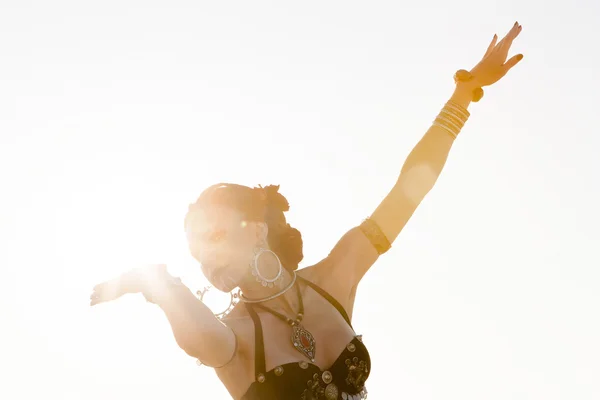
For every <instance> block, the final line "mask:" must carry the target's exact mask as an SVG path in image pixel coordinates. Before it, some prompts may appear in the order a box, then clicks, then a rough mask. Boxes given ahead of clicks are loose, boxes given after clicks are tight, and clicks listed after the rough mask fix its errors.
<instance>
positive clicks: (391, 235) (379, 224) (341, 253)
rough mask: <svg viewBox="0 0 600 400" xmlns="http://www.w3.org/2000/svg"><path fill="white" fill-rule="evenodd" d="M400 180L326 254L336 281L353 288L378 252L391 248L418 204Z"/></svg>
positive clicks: (376, 257) (377, 256)
mask: <svg viewBox="0 0 600 400" xmlns="http://www.w3.org/2000/svg"><path fill="white" fill-rule="evenodd" d="M413 200H414V197H413V196H411V194H410V193H407V192H406V191H405V190H403V189H402V184H401V182H399V184H397V185H396V186H394V188H393V189H392V190H391V191H390V193H389V194H388V195H387V196H386V197H385V198H384V199H383V201H382V202H381V203H380V204H379V206H378V207H377V209H376V210H375V212H373V214H372V215H371V216H370V217H369V218H367V219H365V220H364V221H363V222H362V223H361V224H360V225H359V226H356V227H354V228H352V229H350V230H349V231H347V232H346V233H345V234H344V236H342V238H341V239H340V240H339V241H338V242H337V244H336V245H335V247H334V248H333V250H332V251H331V253H330V254H329V257H328V258H329V259H330V262H329V263H328V264H329V265H330V266H331V268H332V271H331V273H333V275H334V278H335V279H336V280H337V281H338V282H347V285H345V286H347V287H348V288H350V289H355V288H356V286H357V285H358V283H359V282H360V280H361V279H362V278H363V276H364V275H365V274H366V272H367V271H368V270H369V268H370V267H371V266H372V265H373V264H374V263H375V261H377V259H378V258H379V256H380V255H382V254H384V253H385V252H386V251H388V250H389V249H390V248H391V245H392V243H393V242H394V241H395V240H396V238H397V237H398V235H399V234H400V231H402V229H403V228H404V226H405V225H406V223H407V222H408V220H409V219H410V217H411V216H412V214H413V213H414V211H415V209H416V208H417V206H418V202H417V201H413Z"/></svg>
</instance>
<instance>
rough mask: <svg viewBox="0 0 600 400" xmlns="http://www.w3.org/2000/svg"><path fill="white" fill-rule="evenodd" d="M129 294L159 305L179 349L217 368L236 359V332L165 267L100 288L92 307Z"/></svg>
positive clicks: (134, 272)
mask: <svg viewBox="0 0 600 400" xmlns="http://www.w3.org/2000/svg"><path fill="white" fill-rule="evenodd" d="M126 293H143V294H144V296H145V297H146V300H148V301H149V302H152V303H155V304H157V305H158V306H159V307H160V308H161V309H162V310H163V312H164V313H165V315H166V317H167V319H168V320H169V323H170V324H171V329H172V330H173V335H174V336H175V340H176V341H177V344H178V345H179V347H181V349H182V350H184V351H185V352H186V353H187V354H189V355H190V356H192V357H194V358H197V359H198V360H200V361H201V362H202V363H203V364H205V365H207V366H212V367H216V368H218V367H221V366H224V365H225V364H227V363H228V362H229V361H230V360H231V359H232V358H233V356H234V355H235V352H236V349H237V346H236V344H237V342H236V337H235V334H234V333H233V331H232V330H231V329H230V328H229V327H227V326H226V325H225V324H223V323H222V322H221V321H220V320H219V319H217V318H216V317H215V315H214V314H213V312H212V311H211V310H210V309H209V308H208V307H206V306H205V305H204V303H202V302H201V301H199V300H198V299H197V298H196V296H194V294H193V293H192V292H191V291H190V290H189V289H188V288H187V287H186V286H185V285H183V284H182V283H181V281H180V280H179V279H177V278H173V277H172V276H170V275H169V274H168V272H167V270H166V267H165V266H164V265H155V266H148V267H144V268H138V269H135V270H132V271H129V272H127V273H125V274H123V275H121V276H120V277H119V278H116V279H113V280H110V281H107V282H104V283H101V284H99V285H97V286H96V287H94V291H93V293H92V296H91V303H90V305H92V306H93V305H96V304H99V303H102V302H106V301H110V300H114V299H116V298H118V297H120V296H122V295H124V294H126Z"/></svg>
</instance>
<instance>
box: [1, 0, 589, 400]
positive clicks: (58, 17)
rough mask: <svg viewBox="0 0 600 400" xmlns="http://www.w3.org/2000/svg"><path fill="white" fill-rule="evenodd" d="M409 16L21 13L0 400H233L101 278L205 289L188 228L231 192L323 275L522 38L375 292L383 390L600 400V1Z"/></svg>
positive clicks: (376, 358) (375, 343)
mask: <svg viewBox="0 0 600 400" xmlns="http://www.w3.org/2000/svg"><path fill="white" fill-rule="evenodd" d="M401 3H402V2H395V1H370V2H366V1H364V2H357V1H305V2H301V3H297V2H290V1H287V2H282V1H252V2H213V1H210V2H209V1H203V0H199V1H183V0H173V1H170V2H159V1H154V0H146V1H143V2H142V1H134V0H120V1H114V0H107V1H102V2H91V1H85V2H84V1H66V0H62V1H39V0H38V1H19V2H17V1H8V0H5V1H3V2H2V4H1V6H0V190H1V192H0V269H1V274H0V327H1V330H0V337H1V340H0V372H1V374H0V382H1V383H0V398H2V399H7V400H21V399H40V398H44V399H46V398H52V399H61V400H82V399H85V400H105V399H111V400H125V399H127V400H130V399H145V400H164V399H193V398H209V399H225V398H228V395H227V392H226V391H225V390H224V389H223V388H222V386H221V384H220V382H219V381H218V380H217V378H216V377H215V375H214V373H213V372H212V371H211V370H209V369H206V368H204V369H203V368H198V367H197V366H196V365H195V364H194V361H193V360H192V359H191V358H189V357H188V356H187V355H185V353H183V352H182V351H181V350H179V348H178V347H177V345H176V344H175V341H174V340H173V338H172V334H171V331H170V328H169V326H168V323H167V321H166V319H165V318H164V316H163V315H161V313H160V311H159V310H158V309H156V308H155V307H153V306H152V305H147V304H146V303H145V302H144V301H143V299H142V298H140V297H135V296H130V297H126V298H123V299H121V300H119V301H117V302H115V303H111V304H106V305H102V306H99V307H96V308H93V309H90V308H89V306H88V297H89V294H90V291H91V288H92V286H93V285H94V284H95V283H98V282H100V281H102V280H104V279H107V278H111V277H113V276H114V275H116V274H118V273H120V272H122V271H124V270H125V269H126V268H129V267H131V266H135V265H139V264H141V263H145V262H166V263H168V264H169V266H170V269H171V271H172V272H173V273H175V274H180V275H182V276H183V277H184V280H185V281H186V282H187V283H188V284H189V285H191V286H192V287H200V285H202V284H203V283H204V282H203V280H202V278H201V274H200V270H199V268H198V266H197V265H196V264H195V262H194V261H193V260H192V259H191V257H190V256H189V255H188V253H187V249H186V243H185V237H184V234H183V229H182V227H183V215H184V214H185V212H186V210H187V205H188V203H190V202H193V201H194V200H195V198H196V196H197V195H199V193H200V192H201V191H202V189H203V188H205V187H206V186H208V185H210V184H212V183H216V182H221V181H227V182H236V183H242V184H248V185H257V184H271V183H275V184H277V183H280V184H281V191H282V193H283V194H284V195H286V196H287V198H288V199H289V200H290V203H291V206H292V209H291V211H290V213H289V220H290V222H291V223H292V224H293V225H294V226H296V227H297V228H299V229H300V230H301V231H302V232H303V235H304V238H305V255H306V257H305V261H304V263H303V265H304V266H306V265H311V264H312V263H314V262H316V261H318V260H319V259H320V258H322V257H323V256H325V255H326V254H327V252H328V251H329V249H330V248H331V246H332V245H333V244H334V243H335V242H336V241H337V239H338V238H339V237H340V236H341V235H342V234H343V232H344V231H346V230H347V229H348V228H350V227H352V226H353V225H355V224H357V223H360V221H361V220H362V219H363V218H364V217H366V216H367V215H369V214H370V213H371V212H372V211H373V209H374V208H375V207H376V206H377V204H378V203H379V201H380V200H381V199H382V198H383V196H384V195H385V194H386V193H387V191H388V190H389V189H390V188H391V186H392V185H393V184H394V182H395V180H396V178H397V175H398V173H399V171H400V167H401V165H402V163H403V161H404V159H405V157H406V155H407V154H408V152H409V151H410V150H411V149H412V147H413V146H414V145H415V144H416V142H417V141H418V140H419V138H420V137H421V135H422V134H423V133H424V132H425V130H426V129H427V128H428V126H429V124H430V122H431V120H432V119H433V118H434V117H435V115H436V114H437V113H438V111H439V109H440V108H441V106H442V105H443V103H444V102H445V101H446V99H447V98H448V97H449V96H450V94H451V92H452V89H453V82H452V74H453V73H454V71H455V70H457V69H459V68H466V69H470V68H471V67H472V66H473V65H474V64H475V63H476V62H477V61H478V60H479V58H480V56H481V55H482V54H483V52H484V51H485V49H486V47H487V45H488V43H489V41H490V40H491V38H492V36H493V34H494V33H498V34H500V35H501V36H503V35H504V34H505V33H506V31H508V29H509V28H510V27H511V26H512V24H513V23H514V21H516V20H518V21H519V22H520V23H521V24H522V25H523V32H522V34H521V36H520V37H519V38H518V39H517V41H516V42H515V43H514V48H513V53H512V54H516V53H518V52H522V53H524V55H525V58H524V59H523V61H522V62H521V64H519V65H518V66H517V67H516V68H515V69H514V70H513V71H512V72H511V73H510V74H509V75H508V76H507V77H506V78H505V79H504V80H503V81H501V82H500V83H499V84H497V85H495V86H493V87H491V88H488V89H487V90H486V95H485V97H484V98H483V100H482V101H481V102H480V103H477V104H474V105H472V107H471V108H470V111H471V113H472V116H471V119H470V121H469V122H468V124H467V127H466V128H465V129H464V130H463V132H462V133H461V135H460V136H459V138H458V140H457V142H456V144H455V147H454V148H453V150H452V154H451V156H450V158H449V161H448V164H447V166H446V169H445V171H444V173H443V174H442V177H441V178H440V180H439V181H438V184H437V185H436V187H435V189H434V190H433V191H432V192H431V193H430V194H429V196H428V197H427V199H426V200H425V201H424V202H423V204H422V205H421V207H420V208H419V210H418V211H417V213H416V214H415V216H414V218H413V219H412V220H411V221H410V223H409V224H408V226H407V227H406V229H405V230H404V231H403V232H402V234H401V235H400V237H399V238H398V240H397V242H396V243H395V246H394V248H393V250H391V251H390V252H389V253H388V254H386V255H385V256H384V257H382V258H381V260H380V261H379V262H378V263H377V264H376V266H375V267H374V268H373V269H372V270H371V271H370V272H369V274H368V275H367V277H366V278H365V280H364V282H363V283H362V284H361V286H360V290H359V293H358V298H357V303H356V310H355V313H354V315H355V317H354V325H355V327H356V328H357V331H358V332H359V333H362V334H363V335H364V338H365V343H366V344H367V345H368V347H369V350H370V351H371V356H372V359H373V368H372V374H371V377H370V379H369V382H368V388H369V393H370V396H369V398H373V399H390V398H394V399H411V400H430V399H431V400H433V399H436V400H452V399H457V400H458V399H460V400H466V399H473V400H475V399H477V400H479V399H490V400H491V399H503V400H504V399H518V400H522V399H546V400H554V399H578V400H585V399H598V398H600V383H599V379H598V377H599V376H600V344H599V343H600V341H599V340H598V338H599V337H600V319H599V317H598V308H599V307H598V306H599V305H600V295H599V294H598V290H597V289H598V287H599V284H600V272H599V271H598V267H599V266H600V262H599V257H598V255H597V250H596V249H597V247H596V248H594V247H595V246H597V245H598V242H599V239H600V234H599V233H598V224H599V223H600V212H599V211H598V204H600V192H599V191H598V185H599V181H600V180H599V178H598V173H599V172H600V161H599V159H598V146H599V145H600V141H599V140H598V134H599V133H598V123H599V119H598V115H599V112H598V107H599V106H600V96H599V95H598V93H599V91H600V78H598V71H599V70H600V61H599V58H598V51H597V42H598V39H599V38H600V30H599V29H598V20H599V17H600V7H599V6H598V3H597V2H592V1H591V0H587V1H583V0H580V1H571V2H570V3H565V2H558V1H550V2H548V1H541V0H540V1H538V0H536V1H531V0H529V1H527V2H521V1H504V2H492V1H474V0H466V1H462V2H455V1H453V2H446V1H440V0H425V1H419V2H409V3H406V4H410V6H407V5H401Z"/></svg>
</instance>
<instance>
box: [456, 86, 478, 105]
mask: <svg viewBox="0 0 600 400" xmlns="http://www.w3.org/2000/svg"><path fill="white" fill-rule="evenodd" d="M473 90H474V89H473V88H472V87H470V85H467V84H464V83H458V84H457V85H456V87H455V88H454V93H452V96H451V97H450V101H452V102H453V103H456V104H458V105H459V106H461V107H464V108H468V107H469V105H470V104H471V102H472V101H473Z"/></svg>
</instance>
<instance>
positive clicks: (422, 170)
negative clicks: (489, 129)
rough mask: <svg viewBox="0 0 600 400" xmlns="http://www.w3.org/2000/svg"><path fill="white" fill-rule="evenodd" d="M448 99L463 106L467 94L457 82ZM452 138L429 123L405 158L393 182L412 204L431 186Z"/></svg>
mask: <svg viewBox="0 0 600 400" xmlns="http://www.w3.org/2000/svg"><path fill="white" fill-rule="evenodd" d="M449 100H450V101H452V102H453V103H454V104H457V105H458V106H461V107H463V108H465V109H467V108H468V107H469V104H470V103H471V93H470V91H468V90H466V89H464V88H463V87H461V86H460V85H459V86H457V88H456V90H455V91H454V93H453V94H452V96H451V97H450V99H449ZM454 140H455V138H454V137H453V136H452V135H451V134H450V133H449V132H448V131H447V130H446V129H444V128H443V127H440V126H438V125H432V126H431V127H430V128H429V129H428V130H427V132H426V133H425V135H423V137H422V138H421V140H420V141H419V143H417V145H416V146H415V147H414V148H413V150H412V151H411V152H410V154H409V155H408V157H407V158H406V161H405V162H404V165H403V166H402V170H401V172H400V176H399V177H398V182H397V185H398V186H401V187H403V189H404V191H405V192H406V193H408V194H410V198H411V199H412V200H413V202H415V203H416V204H418V203H420V201H421V200H422V199H423V197H424V196H425V195H426V194H427V193H428V192H429V191H430V190H431V188H433V185H434V184H435V182H436V181H437V178H438V177H439V175H440V174H441V172H442V170H443V168H444V165H445V164H446V160H447V158H448V154H449V153H450V149H451V148H452V144H453V143H454Z"/></svg>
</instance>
